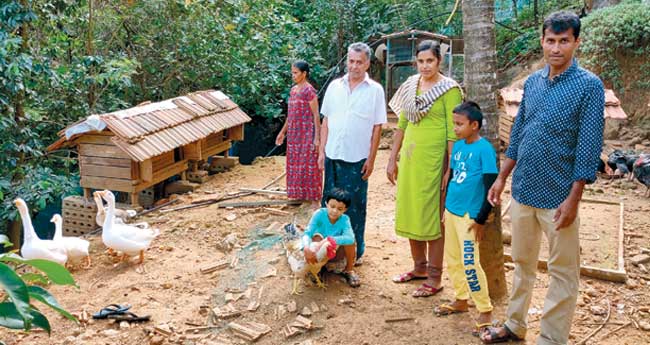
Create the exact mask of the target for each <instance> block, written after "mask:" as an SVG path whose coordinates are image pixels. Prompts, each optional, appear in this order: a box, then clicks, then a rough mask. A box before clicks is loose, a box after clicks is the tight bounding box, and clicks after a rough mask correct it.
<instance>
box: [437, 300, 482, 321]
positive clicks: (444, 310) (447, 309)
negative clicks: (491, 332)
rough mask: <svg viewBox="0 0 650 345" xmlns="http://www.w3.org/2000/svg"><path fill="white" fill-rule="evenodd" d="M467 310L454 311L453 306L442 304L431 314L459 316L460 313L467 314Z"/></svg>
mask: <svg viewBox="0 0 650 345" xmlns="http://www.w3.org/2000/svg"><path fill="white" fill-rule="evenodd" d="M467 312H468V310H462V309H456V308H454V307H453V306H451V305H449V304H446V303H443V304H441V305H439V306H437V307H435V308H433V313H434V314H436V316H447V315H451V314H461V313H467ZM491 325H492V324H488V326H491Z"/></svg>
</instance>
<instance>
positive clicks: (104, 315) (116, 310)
mask: <svg viewBox="0 0 650 345" xmlns="http://www.w3.org/2000/svg"><path fill="white" fill-rule="evenodd" d="M129 309H131V306H130V305H128V304H127V305H125V306H121V305H119V304H109V305H107V306H106V307H104V308H102V310H100V311H99V312H98V313H95V314H93V319H108V317H109V316H111V315H121V314H124V313H125V312H126V311H127V310H129Z"/></svg>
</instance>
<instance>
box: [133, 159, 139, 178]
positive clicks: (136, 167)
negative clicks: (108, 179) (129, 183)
mask: <svg viewBox="0 0 650 345" xmlns="http://www.w3.org/2000/svg"><path fill="white" fill-rule="evenodd" d="M139 179H140V164H139V163H138V162H136V161H131V180H133V181H137V180H139Z"/></svg>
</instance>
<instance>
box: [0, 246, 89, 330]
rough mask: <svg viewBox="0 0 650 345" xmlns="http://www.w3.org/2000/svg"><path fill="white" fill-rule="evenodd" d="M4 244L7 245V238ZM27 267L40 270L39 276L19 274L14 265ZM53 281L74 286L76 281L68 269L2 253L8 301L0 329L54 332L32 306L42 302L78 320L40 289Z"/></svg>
mask: <svg viewBox="0 0 650 345" xmlns="http://www.w3.org/2000/svg"><path fill="white" fill-rule="evenodd" d="M0 240H3V241H2V242H0V243H2V244H4V245H7V244H8V243H6V239H0ZM16 264H25V265H28V266H31V267H33V268H35V269H38V270H40V271H41V272H42V273H44V274H45V275H43V274H40V273H25V274H22V275H18V274H17V273H16V271H15V269H14V268H13V267H12V266H11V265H16ZM48 282H52V283H54V284H57V285H75V282H74V279H73V278H72V275H70V272H68V271H67V270H66V269H65V267H63V266H61V265H59V264H57V263H54V262H52V261H47V260H38V259H36V260H25V259H24V258H22V257H20V256H18V255H16V254H0V287H2V289H3V290H4V291H5V294H6V298H5V300H4V301H2V302H0V326H1V327H6V328H11V329H23V330H26V331H29V330H30V329H31V328H32V326H34V327H37V328H41V329H44V330H46V331H47V333H48V334H49V333H50V332H51V330H52V329H51V327H50V323H49V321H48V320H47V317H45V315H43V314H42V313H41V312H40V311H39V310H38V308H36V307H35V306H34V304H33V302H34V301H38V302H41V303H43V304H45V305H47V306H48V307H50V308H52V309H53V310H55V311H56V312H58V313H59V314H61V315H63V316H64V317H66V318H67V319H69V320H72V321H75V322H77V319H76V318H75V317H74V316H72V315H71V314H70V313H69V312H67V311H66V310H65V309H63V308H62V307H61V306H60V305H59V303H58V302H57V301H56V299H55V298H54V296H52V294H50V293H49V292H48V291H47V290H45V289H44V288H42V287H41V286H38V285H34V283H40V284H45V283H48Z"/></svg>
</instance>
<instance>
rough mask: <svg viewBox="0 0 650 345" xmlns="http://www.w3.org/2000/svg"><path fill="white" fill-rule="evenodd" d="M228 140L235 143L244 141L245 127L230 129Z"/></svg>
mask: <svg viewBox="0 0 650 345" xmlns="http://www.w3.org/2000/svg"><path fill="white" fill-rule="evenodd" d="M228 139H230V140H233V141H235V140H236V141H241V140H244V125H243V124H241V125H238V126H235V127H231V128H228Z"/></svg>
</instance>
